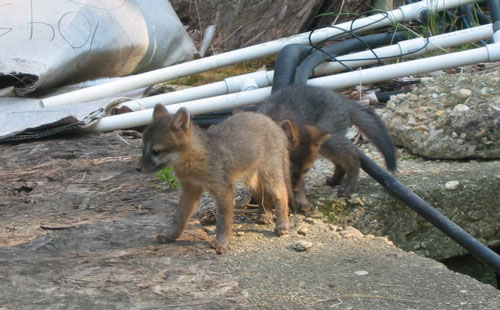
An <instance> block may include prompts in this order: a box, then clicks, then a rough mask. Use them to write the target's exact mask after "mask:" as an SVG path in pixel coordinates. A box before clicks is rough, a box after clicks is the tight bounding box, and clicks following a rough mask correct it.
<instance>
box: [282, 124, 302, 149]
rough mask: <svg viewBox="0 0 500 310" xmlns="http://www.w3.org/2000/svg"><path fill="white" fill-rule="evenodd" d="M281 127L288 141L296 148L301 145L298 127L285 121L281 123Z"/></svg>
mask: <svg viewBox="0 0 500 310" xmlns="http://www.w3.org/2000/svg"><path fill="white" fill-rule="evenodd" d="M280 127H281V128H282V129H283V130H284V131H285V133H286V136H287V137H288V141H290V142H291V143H292V144H293V145H294V146H295V147H297V146H298V145H299V142H300V141H299V131H298V130H297V127H296V126H295V124H294V123H293V122H292V121H291V120H288V119H286V120H284V121H282V122H281V123H280Z"/></svg>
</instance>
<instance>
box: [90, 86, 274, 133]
mask: <svg viewBox="0 0 500 310" xmlns="http://www.w3.org/2000/svg"><path fill="white" fill-rule="evenodd" d="M270 93H271V87H266V88H258V89H254V90H249V91H245V92H238V93H233V94H228V95H223V96H217V97H211V98H204V99H199V100H193V101H188V102H182V103H177V104H171V105H167V106H166V108H167V110H168V112H169V113H175V111H177V110H178V109H179V108H180V107H186V108H187V109H188V110H189V113H191V114H192V115H197V114H203V113H209V112H217V111H222V110H227V109H231V108H237V107H242V106H247V105H252V104H257V103H259V102H262V101H263V100H264V99H265V98H266V97H267V96H269V94H270ZM152 116H153V109H147V110H141V111H137V112H130V113H125V114H118V115H113V116H108V117H104V118H102V119H100V120H99V121H98V122H97V123H96V124H95V125H94V126H92V127H90V128H88V129H86V130H87V131H95V132H106V131H113V130H118V129H126V128H133V127H137V126H144V125H147V124H149V123H150V122H151V118H152Z"/></svg>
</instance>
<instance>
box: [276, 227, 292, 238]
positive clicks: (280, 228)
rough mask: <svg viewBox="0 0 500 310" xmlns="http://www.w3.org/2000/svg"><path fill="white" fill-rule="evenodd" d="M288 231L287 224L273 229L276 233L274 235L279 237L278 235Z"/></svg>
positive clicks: (286, 233) (285, 233)
mask: <svg viewBox="0 0 500 310" xmlns="http://www.w3.org/2000/svg"><path fill="white" fill-rule="evenodd" d="M288 231H289V228H288V225H283V226H277V227H276V228H275V229H274V234H276V236H278V237H280V236H284V235H288Z"/></svg>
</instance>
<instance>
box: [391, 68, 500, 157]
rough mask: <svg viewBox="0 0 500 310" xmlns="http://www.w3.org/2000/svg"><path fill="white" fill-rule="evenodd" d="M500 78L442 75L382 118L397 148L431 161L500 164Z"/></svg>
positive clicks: (396, 99) (394, 102)
mask: <svg viewBox="0 0 500 310" xmlns="http://www.w3.org/2000/svg"><path fill="white" fill-rule="evenodd" d="M499 93H500V76H498V75H478V74H456V75H443V76H440V77H436V78H433V79H427V80H425V81H423V83H422V85H421V86H419V87H418V88H416V89H415V90H414V91H413V92H411V93H409V94H403V95H397V96H395V97H393V98H392V99H391V100H390V101H389V103H388V105H387V108H386V109H385V110H384V111H383V113H382V117H383V119H384V121H385V122H386V124H387V125H388V128H389V131H390V133H391V134H392V136H393V138H394V140H395V142H396V143H397V144H399V145H401V146H403V147H405V148H406V149H408V150H410V151H411V152H412V153H414V154H418V155H420V156H424V157H427V158H439V159H467V158H484V159H499V158H500V143H498V141H500V97H499V96H498V94H499Z"/></svg>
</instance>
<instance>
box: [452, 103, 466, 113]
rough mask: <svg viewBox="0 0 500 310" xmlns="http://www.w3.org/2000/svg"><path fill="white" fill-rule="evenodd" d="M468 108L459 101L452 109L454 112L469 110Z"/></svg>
mask: <svg viewBox="0 0 500 310" xmlns="http://www.w3.org/2000/svg"><path fill="white" fill-rule="evenodd" d="M469 110H470V108H469V107H468V106H467V105H465V104H461V103H459V104H457V105H456V106H455V107H454V108H453V111H455V112H466V111H469Z"/></svg>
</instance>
